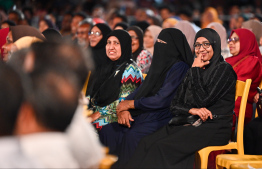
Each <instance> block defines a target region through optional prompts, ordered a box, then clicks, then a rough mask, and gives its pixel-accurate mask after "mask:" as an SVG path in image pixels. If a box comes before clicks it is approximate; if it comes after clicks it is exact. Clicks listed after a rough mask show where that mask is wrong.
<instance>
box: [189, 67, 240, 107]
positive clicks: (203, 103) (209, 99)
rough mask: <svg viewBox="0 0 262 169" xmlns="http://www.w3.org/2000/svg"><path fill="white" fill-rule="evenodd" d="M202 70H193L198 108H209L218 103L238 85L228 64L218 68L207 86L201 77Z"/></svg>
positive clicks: (193, 86) (195, 68)
mask: <svg viewBox="0 0 262 169" xmlns="http://www.w3.org/2000/svg"><path fill="white" fill-rule="evenodd" d="M199 71H200V68H197V67H194V68H191V70H190V74H191V76H192V84H193V85H192V88H193V91H194V92H193V97H194V100H195V102H196V104H197V106H198V107H209V106H211V105H213V104H215V103H216V101H217V100H219V99H220V98H221V97H223V96H224V95H225V94H226V93H228V91H229V90H232V88H234V86H235V85H236V79H237V77H236V74H235V72H234V70H233V69H232V67H231V66H230V65H228V64H227V63H222V64H220V65H218V66H217V68H216V69H215V70H214V71H213V73H212V74H211V76H210V77H209V79H210V80H209V81H208V82H207V83H206V85H205V84H204V83H203V79H202V77H201V76H200V72H199Z"/></svg>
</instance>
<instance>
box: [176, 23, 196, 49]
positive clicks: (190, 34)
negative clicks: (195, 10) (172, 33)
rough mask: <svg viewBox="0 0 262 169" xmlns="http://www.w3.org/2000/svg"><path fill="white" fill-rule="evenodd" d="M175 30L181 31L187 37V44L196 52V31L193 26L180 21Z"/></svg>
mask: <svg viewBox="0 0 262 169" xmlns="http://www.w3.org/2000/svg"><path fill="white" fill-rule="evenodd" d="M174 28H177V29H179V30H180V31H181V32H183V34H184V35H185V36H186V39H187V42H188V44H189V46H190V49H191V51H192V52H194V50H195V48H194V38H195V35H196V31H195V30H194V28H193V26H192V24H191V23H190V22H188V21H179V22H178V23H177V24H176V25H175V26H174Z"/></svg>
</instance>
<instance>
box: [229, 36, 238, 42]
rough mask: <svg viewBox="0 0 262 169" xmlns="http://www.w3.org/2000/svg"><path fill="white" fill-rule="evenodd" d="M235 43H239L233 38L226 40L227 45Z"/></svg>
mask: <svg viewBox="0 0 262 169" xmlns="http://www.w3.org/2000/svg"><path fill="white" fill-rule="evenodd" d="M237 41H239V38H237V37H234V38H230V39H228V40H227V43H229V42H233V43H236V42H237Z"/></svg>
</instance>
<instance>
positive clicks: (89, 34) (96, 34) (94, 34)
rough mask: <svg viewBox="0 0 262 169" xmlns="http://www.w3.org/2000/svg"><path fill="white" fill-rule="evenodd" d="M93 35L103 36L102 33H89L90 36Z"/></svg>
mask: <svg viewBox="0 0 262 169" xmlns="http://www.w3.org/2000/svg"><path fill="white" fill-rule="evenodd" d="M91 35H95V36H100V35H102V33H100V32H89V36H91Z"/></svg>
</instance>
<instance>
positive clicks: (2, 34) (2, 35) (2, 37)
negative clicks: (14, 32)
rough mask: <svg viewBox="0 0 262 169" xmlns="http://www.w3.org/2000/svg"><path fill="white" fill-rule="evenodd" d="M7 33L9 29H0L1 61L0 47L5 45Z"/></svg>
mask: <svg viewBox="0 0 262 169" xmlns="http://www.w3.org/2000/svg"><path fill="white" fill-rule="evenodd" d="M8 32H9V28H4V29H0V49H1V58H2V59H3V49H2V46H3V45H4V44H5V43H6V37H7V34H8Z"/></svg>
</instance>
